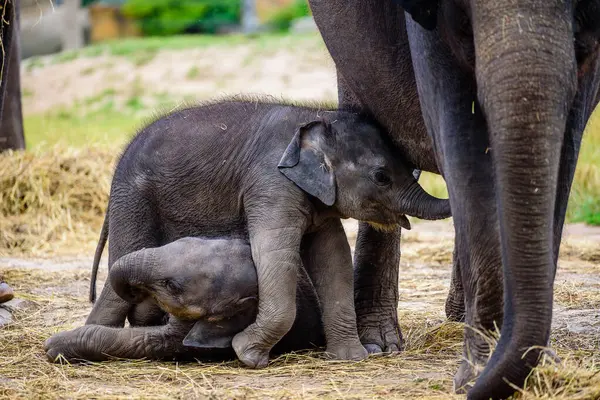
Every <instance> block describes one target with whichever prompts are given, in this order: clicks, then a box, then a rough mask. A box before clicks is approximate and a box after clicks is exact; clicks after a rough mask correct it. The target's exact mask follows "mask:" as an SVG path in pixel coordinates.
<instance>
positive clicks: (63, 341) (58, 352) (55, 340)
mask: <svg viewBox="0 0 600 400" xmlns="http://www.w3.org/2000/svg"><path fill="white" fill-rule="evenodd" d="M78 336H79V335H77V334H74V332H73V331H66V332H60V333H57V334H56V335H54V336H51V337H50V338H48V339H47V340H46V342H44V351H45V352H46V357H47V358H48V361H50V362H54V363H59V362H60V361H61V359H66V360H68V361H74V360H76V359H77V358H79V355H78V354H77V351H76V350H75V348H76V347H77V342H78V339H77V337H78ZM74 350H75V351H74ZM59 356H62V358H61V357H59Z"/></svg>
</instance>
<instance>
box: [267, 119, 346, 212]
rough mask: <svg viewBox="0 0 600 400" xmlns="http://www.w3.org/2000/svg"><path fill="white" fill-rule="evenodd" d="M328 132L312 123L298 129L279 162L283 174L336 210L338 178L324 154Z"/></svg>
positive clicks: (320, 124) (318, 124)
mask: <svg viewBox="0 0 600 400" xmlns="http://www.w3.org/2000/svg"><path fill="white" fill-rule="evenodd" d="M326 131H327V128H326V126H325V123H323V122H321V121H312V122H309V123H307V124H304V125H302V126H300V127H299V128H298V130H297V131H296V134H295V135H294V138H293V139H292V141H291V142H290V144H289V145H288V147H287V149H286V150H285V153H283V157H281V160H280V161H279V165H278V166H277V168H279V171H280V172H281V173H282V174H284V175H285V176H286V177H287V178H288V179H289V180H291V181H292V182H294V183H295V184H296V185H298V187H300V189H302V190H304V191H305V192H306V193H308V194H310V195H311V196H314V197H316V198H318V199H319V200H321V201H322V202H323V203H324V204H326V205H328V206H332V205H333V203H335V176H334V174H333V171H332V170H331V167H330V166H329V165H328V163H327V156H326V155H325V153H324V152H323V148H322V147H323V145H324V143H325V140H326V136H325V135H326V134H327V133H326Z"/></svg>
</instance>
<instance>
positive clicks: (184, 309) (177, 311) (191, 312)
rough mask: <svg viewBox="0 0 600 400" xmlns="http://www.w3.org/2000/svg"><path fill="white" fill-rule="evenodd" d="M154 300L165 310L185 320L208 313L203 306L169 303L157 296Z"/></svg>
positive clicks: (197, 317)
mask: <svg viewBox="0 0 600 400" xmlns="http://www.w3.org/2000/svg"><path fill="white" fill-rule="evenodd" d="M154 300H155V301H156V303H157V304H158V306H159V307H160V308H161V309H162V310H163V311H166V312H168V313H169V314H171V315H173V316H175V317H177V318H181V319H184V320H198V319H202V318H204V317H206V315H207V312H206V310H205V309H204V308H202V307H198V306H183V305H173V304H167V303H165V302H162V301H160V300H159V299H157V298H154Z"/></svg>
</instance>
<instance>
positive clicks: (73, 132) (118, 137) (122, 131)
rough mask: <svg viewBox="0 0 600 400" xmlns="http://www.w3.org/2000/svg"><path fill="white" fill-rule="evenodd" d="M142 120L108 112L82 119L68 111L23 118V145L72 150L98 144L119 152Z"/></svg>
mask: <svg viewBox="0 0 600 400" xmlns="http://www.w3.org/2000/svg"><path fill="white" fill-rule="evenodd" d="M143 120H144V117H143V116H136V115H131V114H125V113H122V112H118V111H115V110H112V109H108V110H107V109H103V110H101V111H98V112H95V113H90V114H86V115H83V116H80V115H75V114H72V113H69V112H68V111H61V112H56V113H52V114H47V115H32V116H27V117H25V121H24V123H25V132H27V134H26V138H25V139H26V145H27V147H28V148H31V149H33V148H37V147H40V146H42V147H45V146H48V147H50V146H52V145H55V144H58V143H61V144H68V145H69V146H73V147H81V146H84V145H87V144H90V143H98V144H102V145H107V146H115V147H118V148H120V147H121V146H122V145H123V144H125V143H126V141H127V140H128V139H129V138H130V137H131V135H132V134H134V133H135V131H136V129H137V128H139V127H140V126H141V124H142V122H143Z"/></svg>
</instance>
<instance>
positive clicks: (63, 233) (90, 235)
mask: <svg viewBox="0 0 600 400" xmlns="http://www.w3.org/2000/svg"><path fill="white" fill-rule="evenodd" d="M115 160H116V154H115V151H114V150H113V151H111V150H109V149H104V148H100V147H87V148H82V149H73V148H66V147H61V146H55V147H53V148H50V149H48V150H38V151H33V152H32V151H16V152H13V151H8V152H5V153H2V154H0V171H2V172H1V173H0V254H15V253H29V254H38V253H55V252H57V251H59V250H61V249H64V248H67V247H72V248H78V249H79V250H81V245H82V243H85V244H86V245H87V244H89V242H93V241H94V240H96V239H97V237H98V235H99V226H100V224H101V223H102V217H103V215H104V210H105V207H106V205H107V202H108V193H109V190H110V180H111V177H112V172H113V166H114V163H115Z"/></svg>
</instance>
